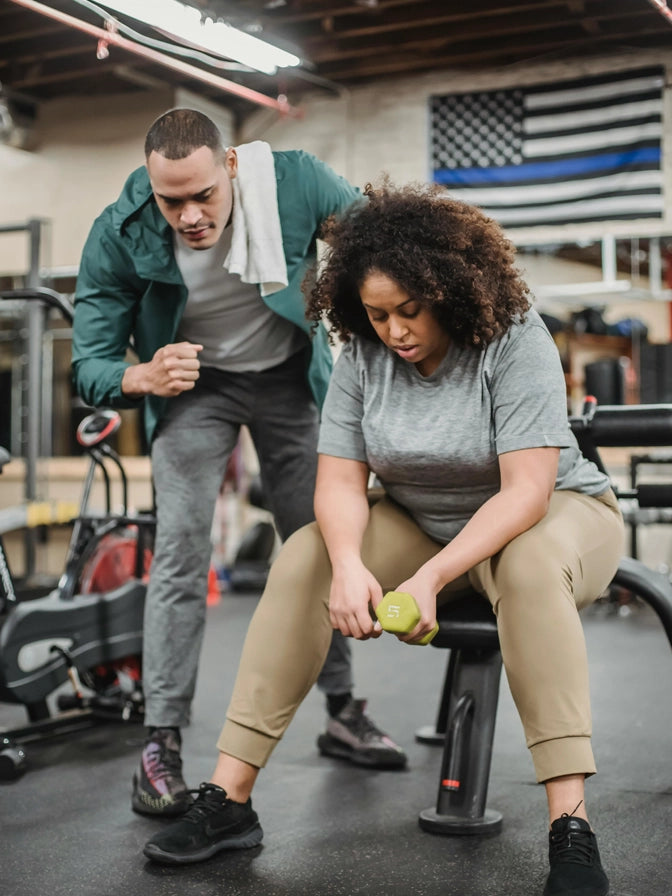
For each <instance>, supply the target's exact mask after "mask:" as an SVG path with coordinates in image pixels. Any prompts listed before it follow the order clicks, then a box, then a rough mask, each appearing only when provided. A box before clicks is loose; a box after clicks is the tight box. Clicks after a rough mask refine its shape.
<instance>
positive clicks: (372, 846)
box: [0, 595, 672, 896]
mask: <svg viewBox="0 0 672 896" xmlns="http://www.w3.org/2000/svg"><path fill="white" fill-rule="evenodd" d="M255 602H256V599H255V596H254V595H231V596H225V597H224V598H223V599H222V601H221V602H220V603H219V604H217V605H216V606H213V607H210V608H209V610H208V627H207V634H206V643H205V648H204V653H203V657H202V663H201V675H200V681H199V688H198V693H197V698H196V701H195V705H194V717H193V722H192V725H191V726H190V727H189V728H188V729H185V732H184V758H185V771H186V776H187V780H188V782H189V783H190V785H191V786H193V787H196V786H197V785H198V783H199V782H200V781H201V780H206V779H207V778H208V777H209V775H210V772H211V770H212V767H213V764H214V758H215V741H216V738H217V735H218V732H219V727H220V723H221V720H222V718H223V715H224V711H225V708H226V705H227V701H228V696H229V693H230V690H231V686H232V683H233V678H234V675H235V671H236V666H237V661H238V656H239V652H240V646H241V641H242V637H243V634H244V632H245V629H246V626H247V622H248V620H249V617H250V614H251V612H252V610H253V608H254V605H255ZM583 619H584V626H585V630H586V636H587V640H588V647H589V653H590V659H591V670H592V693H593V715H594V731H595V734H594V748H595V752H596V755H597V760H598V766H599V773H598V774H597V775H596V776H595V777H593V778H592V779H591V780H590V782H589V783H588V807H589V812H590V816H591V821H592V824H593V826H594V828H595V829H596V831H597V834H598V838H599V842H600V847H601V852H602V857H603V861H604V864H605V867H606V868H607V871H608V873H609V876H610V879H611V896H669V894H670V893H672V847H670V832H671V830H672V651H671V650H670V645H669V642H668V641H667V638H666V637H665V633H664V631H663V629H662V626H661V625H660V623H659V621H658V619H657V617H655V616H654V615H653V613H652V612H651V611H650V610H649V609H648V608H647V607H643V608H636V609H635V611H634V612H633V613H632V614H631V615H629V616H627V617H622V616H619V615H617V614H614V613H613V612H612V611H611V608H610V607H608V606H605V605H598V606H596V607H593V608H591V609H590V610H589V611H587V612H586V613H584V615H583ZM354 651H355V672H356V678H357V689H356V691H357V696H364V697H367V698H368V699H369V708H370V712H371V715H372V716H373V718H374V719H375V720H376V721H377V722H378V723H379V724H380V725H381V727H384V728H386V729H387V730H389V732H390V733H391V734H392V735H393V736H394V737H395V739H396V740H398V741H399V742H400V743H401V744H403V746H404V747H405V748H406V750H407V752H408V755H409V761H410V767H409V769H408V770H407V771H405V772H378V771H373V772H372V771H365V770H362V769H358V768H354V767H352V766H350V765H349V764H347V763H344V762H339V761H337V760H330V759H326V758H323V757H321V756H320V755H319V754H318V752H317V749H316V747H315V739H316V736H317V735H318V733H319V732H320V730H321V728H322V726H323V724H324V708H323V700H322V697H321V695H320V694H319V693H318V692H317V691H315V690H314V691H313V692H312V693H311V694H310V695H309V696H308V698H307V700H306V701H305V703H304V704H303V706H302V707H301V709H300V710H299V712H298V714H297V716H296V718H295V720H294V722H293V724H292V725H291V727H290V729H289V732H288V734H287V736H286V738H285V739H284V741H283V742H282V743H281V744H280V746H279V747H278V749H277V750H276V753H275V755H274V756H273V757H272V759H271V762H270V764H269V766H268V768H267V769H266V770H265V771H264V772H262V774H261V776H260V778H259V781H258V785H257V788H256V791H255V796H254V805H255V808H256V809H257V811H258V812H259V815H260V819H261V822H262V826H263V828H264V832H265V837H264V842H263V844H262V846H260V847H256V848H255V849H252V850H246V851H242V852H237V853H230V854H226V853H222V854H220V855H219V856H217V857H215V858H213V859H211V860H210V861H208V862H206V863H204V864H201V865H197V866H192V867H178V868H174V867H162V866H158V865H154V864H152V863H150V862H148V861H147V860H145V858H144V857H143V855H142V846H143V844H144V843H145V841H146V840H147V839H148V838H149V837H150V836H151V834H152V833H153V832H154V831H155V830H156V828H157V826H158V824H160V823H159V822H156V821H152V820H150V819H147V818H144V817H141V816H138V815H135V814H134V813H133V812H132V811H131V809H130V780H131V776H132V773H133V769H134V767H135V763H136V762H137V759H138V755H139V750H140V745H141V742H142V728H141V727H140V726H139V725H122V724H111V725H105V726H98V727H95V728H90V729H88V730H85V731H80V732H77V733H75V734H71V735H69V736H60V737H57V738H51V739H49V740H42V741H40V742H36V743H31V744H29V745H27V747H26V749H27V751H28V753H29V763H30V764H29V769H28V771H27V772H26V774H25V775H24V776H23V777H21V778H20V779H18V780H16V781H13V782H11V783H4V784H2V785H0V893H2V894H3V896H36V894H49V896H173V894H174V896H210V894H213V896H214V894H217V896H221V894H225V896H304V894H305V896H352V894H359V893H361V894H369V896H388V894H392V896H394V894H400V896H402V894H403V896H407V894H413V896H541V893H542V890H543V885H544V880H545V875H546V868H547V865H546V861H547V860H546V853H547V844H546V834H545V829H546V823H547V819H546V807H545V806H546V804H545V799H544V792H543V788H542V787H540V786H539V785H537V784H535V783H534V779H533V774H532V765H531V762H530V759H529V756H528V753H527V750H526V748H525V745H524V742H523V737H522V732H521V729H520V723H519V720H518V717H517V715H516V712H515V708H514V706H513V703H512V701H511V697H510V695H509V691H508V686H507V684H506V680H505V678H504V677H503V679H502V689H501V697H500V703H499V712H498V717H497V729H496V734H495V746H494V756H493V762H492V773H491V778H490V789H489V798H488V805H489V806H491V807H492V808H494V809H498V810H499V811H501V812H502V813H503V815H504V824H503V829H502V831H501V833H499V834H497V835H494V836H490V837H444V836H437V835H432V834H429V833H425V832H423V831H422V830H421V829H420V827H419V825H418V820H417V817H418V812H419V811H420V810H422V809H424V808H427V807H428V806H433V805H434V804H435V802H436V795H437V788H438V776H439V768H440V759H441V749H440V748H438V747H431V746H425V745H421V744H419V743H416V742H415V741H414V731H415V729H417V728H418V727H420V726H421V725H424V724H427V723H433V722H434V719H435V716H436V709H437V701H438V697H439V693H440V687H441V683H442V680H443V674H444V669H445V663H446V660H447V652H446V651H443V650H437V649H434V648H431V647H427V648H419V647H413V648H411V647H407V646H402V645H400V644H398V642H397V641H396V640H395V639H394V638H393V637H392V636H389V637H388V636H384V637H383V638H381V639H380V640H379V641H377V642H370V643H366V644H359V643H356V644H354ZM24 721H25V719H24V714H23V711H22V710H21V709H20V708H19V707H16V706H9V705H0V730H1V729H3V728H4V729H7V728H11V727H13V726H16V725H19V724H23V723H24Z"/></svg>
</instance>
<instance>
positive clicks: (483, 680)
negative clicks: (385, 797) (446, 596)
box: [415, 399, 672, 834]
mask: <svg viewBox="0 0 672 896" xmlns="http://www.w3.org/2000/svg"><path fill="white" fill-rule="evenodd" d="M569 425H570V426H571V428H572V431H573V432H574V433H575V435H576V436H577V439H578V441H579V445H580V447H581V450H582V452H583V454H584V455H585V456H586V457H588V458H590V459H591V460H593V461H594V462H595V463H596V464H597V465H598V467H599V468H600V469H601V470H603V471H605V472H606V470H605V467H604V464H603V462H602V458H601V457H600V455H599V451H598V447H599V446H605V447H606V446H611V447H626V448H627V447H632V446H652V445H658V446H663V445H665V446H669V445H672V405H626V406H620V405H616V406H605V407H598V406H597V403H596V401H594V399H593V400H591V399H588V400H587V401H586V404H585V406H584V409H583V413H582V414H581V415H578V416H575V417H570V419H569ZM614 491H615V492H616V494H617V496H618V497H619V498H629V499H636V500H638V501H640V502H644V503H643V504H642V506H661V505H660V503H656V504H654V503H652V502H654V501H655V502H664V503H665V505H666V506H670V507H672V487H670V486H669V485H661V486H660V488H659V489H657V487H656V486H649V487H648V488H647V489H646V490H644V491H643V492H642V493H640V492H639V490H638V489H631V490H628V491H626V490H622V489H621V490H619V489H618V488H616V487H615V488H614ZM612 587H620V588H623V589H626V590H627V591H629V592H631V593H632V594H633V595H635V597H637V598H639V599H641V600H642V601H644V603H648V604H649V606H650V607H651V608H652V609H653V610H654V612H655V613H656V614H657V616H658V618H659V619H660V622H661V623H662V625H663V628H664V630H665V633H666V635H667V637H668V640H669V642H670V646H671V647H672V584H670V581H669V579H668V578H666V577H665V576H664V575H662V574H661V573H659V572H654V571H653V570H651V569H649V568H648V567H647V566H645V565H644V564H643V563H641V562H640V561H639V560H636V559H633V558H632V557H624V558H622V560H621V562H620V564H619V567H618V570H617V572H616V575H615V576H614V578H613V580H612ZM437 615H438V624H439V630H438V633H437V634H436V636H435V638H434V639H433V641H432V646H434V647H438V648H448V649H449V650H450V655H449V658H448V666H447V670H446V674H445V679H444V684H443V690H442V694H441V698H440V701H439V709H438V714H437V718H436V723H435V725H428V726H425V727H423V728H420V729H419V730H418V731H416V735H415V736H416V740H418V741H420V742H421V743H427V744H436V745H443V757H442V763H441V771H440V776H439V788H438V795H437V800H436V805H435V806H432V807H430V808H428V809H425V810H423V811H422V812H421V813H420V815H419V819H418V821H419V824H420V827H421V828H422V829H423V830H425V831H428V832H430V833H433V834H496V833H497V832H498V831H499V830H501V826H502V814H501V813H500V812H498V811H496V810H494V809H489V808H486V798H487V791H488V782H489V777H490V764H491V758H492V746H493V739H494V732H495V719H496V714H497V702H498V699H499V685H500V677H501V668H502V658H501V654H500V651H499V638H498V634H497V624H496V620H495V616H494V613H493V612H492V608H491V606H490V604H489V602H488V601H487V600H486V599H485V598H484V597H483V596H482V595H479V594H477V593H476V592H473V594H469V595H467V596H466V597H464V598H460V599H458V600H454V601H448V602H447V603H444V604H443V605H442V606H440V607H439V609H438V614H437Z"/></svg>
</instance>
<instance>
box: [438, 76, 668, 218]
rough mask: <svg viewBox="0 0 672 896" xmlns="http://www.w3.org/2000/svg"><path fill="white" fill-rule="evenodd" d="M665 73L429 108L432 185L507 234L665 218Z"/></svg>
mask: <svg viewBox="0 0 672 896" xmlns="http://www.w3.org/2000/svg"><path fill="white" fill-rule="evenodd" d="M663 84H664V71H663V68H662V67H648V68H642V69H636V70H632V71H627V72H619V73H616V74H613V73H612V74H609V75H601V76H594V77H586V78H581V79H580V80H572V81H562V82H557V81H556V82H553V83H552V84H545V85H538V86H534V87H520V88H514V89H510V90H493V91H488V92H479V93H460V94H449V95H446V96H433V97H431V98H430V110H431V151H432V180H433V181H434V182H435V183H439V184H443V185H444V186H445V187H446V188H447V190H448V192H449V193H450V195H451V196H453V197H455V198H457V199H463V200H465V201H467V202H471V203H473V204H475V205H478V206H480V207H481V208H483V209H484V211H485V212H486V213H487V214H489V215H491V216H492V217H493V218H495V219H496V220H497V221H499V223H500V224H501V225H502V226H503V227H506V228H510V227H533V226H536V225H539V224H567V223H578V222H582V221H608V220H627V219H633V218H662V217H663V190H662V185H663V174H662V165H661V160H662V154H661V138H662V131H663Z"/></svg>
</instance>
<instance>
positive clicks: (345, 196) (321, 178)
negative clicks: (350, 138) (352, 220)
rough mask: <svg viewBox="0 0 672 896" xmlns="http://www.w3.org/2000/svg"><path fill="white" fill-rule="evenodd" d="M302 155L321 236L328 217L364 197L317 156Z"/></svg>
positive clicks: (310, 199)
mask: <svg viewBox="0 0 672 896" xmlns="http://www.w3.org/2000/svg"><path fill="white" fill-rule="evenodd" d="M301 156H302V163H303V166H304V175H305V176H304V183H305V185H306V189H307V196H308V199H309V201H310V203H311V206H312V209H313V213H314V216H315V217H314V220H315V222H316V225H317V235H318V236H319V233H320V230H321V228H322V225H323V224H324V222H325V221H326V220H327V218H329V217H330V216H331V215H334V214H337V213H338V212H341V211H343V210H344V209H346V208H347V207H348V206H349V205H351V204H352V203H353V202H354V201H355V200H356V199H362V194H361V192H360V191H359V190H358V189H357V188H356V187H353V186H352V185H351V184H350V183H349V182H348V181H347V180H346V179H345V178H344V177H341V175H340V174H336V172H335V171H334V170H333V168H330V167H329V165H327V164H326V163H325V162H323V161H321V160H320V159H318V158H317V157H316V156H313V155H310V154H309V153H301Z"/></svg>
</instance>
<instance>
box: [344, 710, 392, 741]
mask: <svg viewBox="0 0 672 896" xmlns="http://www.w3.org/2000/svg"><path fill="white" fill-rule="evenodd" d="M345 724H346V725H347V727H348V728H349V729H350V731H352V733H353V734H355V735H356V737H358V738H359V739H360V740H362V741H364V742H365V743H366V742H367V741H370V740H375V738H377V737H382V736H383V732H382V731H381V730H380V729H379V728H377V727H376V726H375V725H374V723H373V722H372V721H371V719H370V718H369V717H368V716H367V715H366V714H365V713H363V712H362V713H358V714H357V715H354V716H353V717H352V719H348V721H347V722H346V723H345Z"/></svg>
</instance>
